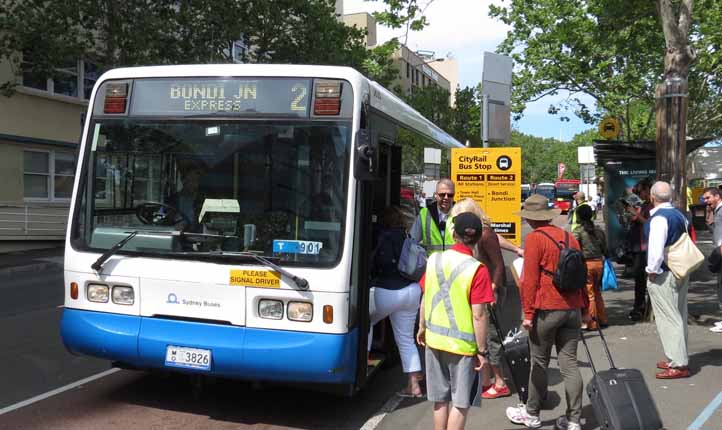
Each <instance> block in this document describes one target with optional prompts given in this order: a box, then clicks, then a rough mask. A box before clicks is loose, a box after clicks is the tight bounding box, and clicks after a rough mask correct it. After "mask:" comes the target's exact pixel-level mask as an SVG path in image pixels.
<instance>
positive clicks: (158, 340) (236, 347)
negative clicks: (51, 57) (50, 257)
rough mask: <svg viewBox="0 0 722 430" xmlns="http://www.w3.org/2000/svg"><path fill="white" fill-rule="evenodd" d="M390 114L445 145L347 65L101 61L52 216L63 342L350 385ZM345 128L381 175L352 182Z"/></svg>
mask: <svg viewBox="0 0 722 430" xmlns="http://www.w3.org/2000/svg"><path fill="white" fill-rule="evenodd" d="M336 109H337V110H338V111H337V113H335V114H334V112H335V111H336ZM324 112H325V113H324ZM329 112H330V113H329ZM400 127H402V128H405V129H407V130H409V131H411V132H413V133H415V134H417V135H419V136H422V137H423V138H424V139H425V140H426V141H427V142H429V143H430V144H433V145H436V146H438V147H442V148H449V147H460V146H461V144H460V143H459V142H457V141H456V140H454V139H453V138H452V137H450V136H449V135H448V134H446V133H445V132H443V131H442V130H440V129H439V128H437V127H436V126H435V125H433V124H432V123H431V122H429V121H427V120H426V119H425V118H423V117H422V116H421V115H419V114H418V113H417V112H416V111H414V110H413V109H411V108H410V107H408V106H407V105H405V104H404V103H403V102H402V101H401V100H399V99H398V98H397V97H395V96H394V95H392V94H391V93H390V92H388V91H387V90H386V89H384V88H383V87H381V86H379V85H378V84H376V83H374V82H372V81H369V80H368V79H366V78H365V77H364V76H362V75H361V74H359V73H358V72H356V71H355V70H353V69H350V68H345V67H327V66H295V65H193V66H159V67H138V68H126V69H116V70H111V71H109V72H107V73H105V74H104V75H103V76H101V78H100V79H99V80H98V82H97V84H96V86H95V88H94V89H93V94H92V96H91V99H90V106H89V109H88V114H87V121H86V123H85V126H84V130H83V138H82V144H81V148H80V155H79V160H78V168H77V174H76V178H75V187H74V192H73V200H72V203H71V214H70V218H69V224H68V225H69V226H70V228H68V234H67V240H66V250H65V308H64V312H63V317H62V321H61V333H62V337H63V341H64V343H65V345H66V347H67V348H68V349H69V350H70V351H72V352H74V353H78V354H86V355H91V356H95V357H101V358H105V359H108V360H112V361H113V362H116V363H118V364H119V365H121V366H127V367H132V368H144V369H171V370H178V371H183V372H190V373H200V374H209V375H217V376H224V377H232V378H239V379H249V380H273V381H282V382H295V383H308V384H326V385H333V386H338V387H342V391H343V392H346V393H350V392H353V391H354V390H356V389H358V388H360V387H361V386H362V385H363V382H364V379H365V376H366V374H367V373H368V369H367V363H366V360H365V356H366V336H365V333H366V332H367V330H368V324H369V323H368V285H367V280H366V278H367V276H366V275H365V273H367V271H368V268H367V265H368V263H367V262H366V260H368V257H367V255H368V253H369V252H370V249H372V248H371V246H372V244H371V242H370V240H371V237H372V231H371V227H369V226H370V225H371V223H372V220H373V219H375V217H374V215H375V214H376V213H378V212H379V210H378V208H379V207H380V206H379V205H382V204H390V203H394V202H397V201H398V198H397V197H398V196H394V195H393V194H392V193H393V189H394V186H393V184H394V179H393V176H394V174H393V173H390V172H391V170H392V168H391V165H392V162H395V163H397V164H399V165H400V164H401V161H400V160H401V159H400V157H401V156H400V155H399V154H400V153H402V152H403V151H404V148H403V147H399V145H398V144H397V143H395V142H394V140H395V139H396V137H397V133H398V129H399V128H400ZM359 130H362V131H368V132H369V133H367V136H370V139H371V143H372V145H371V147H372V149H373V148H375V145H373V144H376V143H378V148H376V151H375V153H374V154H375V155H374V156H372V157H371V160H372V161H371V164H372V166H371V170H372V171H373V172H372V173H373V174H375V175H380V180H379V181H376V182H369V181H366V180H360V179H357V178H362V176H363V173H364V171H366V173H368V172H367V170H369V168H368V166H365V165H361V164H360V163H361V162H360V161H359V157H358V155H357V154H358V153H360V152H362V151H363V149H358V148H357V146H358V145H359V144H360V140H361V138H360V137H359V136H360V133H359ZM379 154H380V157H379ZM384 154H386V155H384ZM374 157H379V158H374ZM394 160H395V161H394ZM374 163H375V164H376V165H374ZM378 164H381V165H380V166H379V165H378ZM419 165H423V164H422V163H419ZM396 170H399V169H396ZM379 171H380V173H379ZM354 172H360V173H357V174H356V175H355V173H354ZM377 183H378V184H377ZM379 184H383V185H379ZM201 190H205V191H201ZM389 190H391V191H389ZM372 194H373V195H372ZM374 196H375V197H374ZM375 201H378V203H375V204H374V202H375ZM201 206H202V207H203V211H202V212H203V214H202V215H201V210H200V208H201ZM188 208H190V209H188ZM194 234H195V235H194ZM128 236H132V237H131V238H130V239H128ZM121 239H128V240H127V241H126V243H125V244H124V246H122V247H120V249H117V250H115V252H112V253H108V255H106V256H105V257H102V258H101V256H102V255H103V254H104V253H106V252H107V251H108V250H109V249H110V248H111V247H112V246H113V245H114V244H117V243H118V242H119V241H121ZM287 251H288V252H287ZM249 254H257V255H263V256H265V257H268V258H269V259H270V260H271V261H272V262H273V263H275V264H277V265H278V266H281V267H282V268H283V269H285V272H283V273H279V272H278V271H276V270H274V269H273V268H271V267H269V266H267V265H265V264H262V263H261V262H259V261H256V260H255V259H254V257H252V256H250V255H249ZM103 260H104V261H103ZM93 266H95V268H92V267H93ZM287 275H289V276H295V277H298V279H301V280H300V281H294V280H293V279H292V278H290V277H289V276H287ZM302 280H305V281H306V282H307V286H306V285H305V284H304V282H303V281H302ZM289 312H290V314H289ZM291 318H293V319H294V320H292V319H291Z"/></svg>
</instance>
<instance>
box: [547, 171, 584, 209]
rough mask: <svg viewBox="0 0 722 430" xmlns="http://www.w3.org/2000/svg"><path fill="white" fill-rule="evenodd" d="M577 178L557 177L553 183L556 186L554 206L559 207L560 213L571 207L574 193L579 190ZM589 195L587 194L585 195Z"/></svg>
mask: <svg viewBox="0 0 722 430" xmlns="http://www.w3.org/2000/svg"><path fill="white" fill-rule="evenodd" d="M580 183H581V181H580V180H579V179H559V180H558V181H556V182H555V183H554V187H555V188H556V198H555V199H554V207H555V208H557V209H561V211H562V213H563V214H565V213H568V212H569V210H571V208H572V202H573V200H574V197H573V196H574V193H576V192H577V191H579V184H580ZM587 197H589V196H587Z"/></svg>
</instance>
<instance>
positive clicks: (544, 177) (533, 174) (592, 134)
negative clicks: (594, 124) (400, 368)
mask: <svg viewBox="0 0 722 430" xmlns="http://www.w3.org/2000/svg"><path fill="white" fill-rule="evenodd" d="M598 138H599V135H598V134H597V131H596V130H594V129H591V130H588V131H585V132H583V133H579V134H577V135H576V136H574V138H573V139H572V141H571V142H562V141H559V140H556V139H552V138H542V137H536V136H530V135H527V134H524V133H520V132H518V131H515V130H514V131H512V132H511V143H510V146H518V147H520V148H521V157H522V162H521V165H522V168H521V176H522V182H523V183H525V184H533V183H537V184H538V183H540V182H554V181H555V180H556V177H557V165H558V164H559V163H564V164H565V166H566V169H565V173H564V176H565V177H566V178H579V163H578V162H577V160H578V155H577V148H579V147H580V146H591V145H592V140H593V139H598Z"/></svg>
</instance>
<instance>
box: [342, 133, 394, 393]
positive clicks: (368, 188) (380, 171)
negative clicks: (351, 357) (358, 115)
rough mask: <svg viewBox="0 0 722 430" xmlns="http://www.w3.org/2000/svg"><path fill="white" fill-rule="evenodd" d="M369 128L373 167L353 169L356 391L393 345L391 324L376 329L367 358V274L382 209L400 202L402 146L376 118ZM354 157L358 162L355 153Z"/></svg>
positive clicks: (368, 319) (383, 359) (369, 268)
mask: <svg viewBox="0 0 722 430" xmlns="http://www.w3.org/2000/svg"><path fill="white" fill-rule="evenodd" d="M386 125H387V124H386ZM370 127H375V128H374V129H370V130H368V131H367V132H366V136H367V138H368V139H369V140H371V141H372V145H371V146H372V147H373V148H374V157H373V159H372V161H371V163H373V164H374V165H375V166H376V168H375V169H373V174H372V175H371V177H369V176H367V175H366V173H367V172H362V173H360V174H359V172H358V170H357V171H356V178H357V179H360V180H359V182H358V197H357V200H356V211H355V213H356V217H355V220H354V247H353V252H354V256H353V265H352V267H353V269H352V273H351V276H352V289H351V295H352V296H351V297H350V300H351V313H350V318H351V321H350V322H351V324H350V327H351V329H353V328H357V329H358V331H359V342H358V354H357V360H358V365H357V374H356V387H355V388H356V389H357V390H359V389H361V388H363V386H364V385H365V383H366V380H367V379H368V377H369V376H370V375H371V374H372V373H373V372H374V371H375V370H377V369H378V368H379V366H380V364H381V363H382V362H384V361H385V360H386V358H387V356H388V355H389V351H393V350H392V349H390V348H389V343H390V344H391V346H393V342H394V341H393V336H392V335H391V332H390V325H389V326H388V333H386V331H387V330H386V329H385V328H384V329H383V332H384V333H381V332H380V330H381V329H378V330H375V331H374V341H372V343H373V345H372V350H373V354H372V356H371V358H372V360H368V358H369V352H368V351H369V348H368V341H369V339H368V334H369V328H370V324H371V321H370V309H369V303H370V299H371V298H370V297H369V292H370V288H369V275H370V273H371V271H372V269H373V267H372V264H371V263H372V262H371V255H372V253H373V251H374V249H375V246H376V240H377V237H378V233H379V226H380V224H379V221H380V220H381V214H383V211H384V208H386V207H387V206H389V205H392V204H397V205H398V204H399V186H400V181H401V148H399V147H395V146H394V145H393V136H394V134H393V133H389V132H388V130H387V129H386V127H384V126H379V123H378V121H376V122H372V125H371V126H370ZM357 139H358V136H357ZM356 146H357V147H358V142H356ZM356 157H357V163H358V161H359V159H358V155H356ZM366 162H368V160H366ZM361 163H364V161H361ZM361 163H358V164H361ZM366 167H368V165H366ZM379 326H381V325H379ZM376 339H379V340H376Z"/></svg>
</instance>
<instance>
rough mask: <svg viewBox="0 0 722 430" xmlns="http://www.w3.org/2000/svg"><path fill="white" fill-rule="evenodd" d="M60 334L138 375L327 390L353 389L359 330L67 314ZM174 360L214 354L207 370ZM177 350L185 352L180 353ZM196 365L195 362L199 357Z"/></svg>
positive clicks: (74, 347) (73, 346)
mask: <svg viewBox="0 0 722 430" xmlns="http://www.w3.org/2000/svg"><path fill="white" fill-rule="evenodd" d="M61 335H62V337H63V342H64V343H65V346H66V347H67V348H68V350H70V351H71V352H73V353H76V354H84V355H90V356H94V357H99V358H105V359H108V360H113V361H119V362H122V363H125V364H128V365H131V366H135V367H139V368H165V369H173V370H181V371H189V372H198V373H206V374H212V375H217V376H224V377H230V378H239V379H248V380H267V381H283V382H309V383H321V384H327V383H330V384H348V383H353V382H354V378H355V369H356V350H357V348H358V330H353V331H352V332H350V333H347V334H324V333H307V332H296V331H283V330H268V329H260V328H246V327H236V326H228V325H217V324H207V323H199V322H189V321H178V320H168V319H160V318H145V317H138V316H130V315H120V314H110V313H102V312H92V311H84V310H77V309H64V310H63V317H62V320H61ZM169 346H171V347H172V350H173V353H175V350H176V349H178V350H179V351H183V350H184V349H185V350H187V351H186V352H188V353H189V356H190V354H191V353H194V354H195V353H198V354H199V355H198V358H199V361H200V359H201V357H202V358H205V356H203V355H201V354H203V352H204V351H210V366H209V367H210V370H204V369H205V368H207V367H208V366H204V365H202V364H199V365H197V366H192V365H191V366H185V365H183V367H179V366H172V367H171V366H169V365H166V363H167V358H168V357H167V353H168V354H170V353H169V349H168V347H169ZM176 347H178V348H176ZM194 359H195V356H194Z"/></svg>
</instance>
